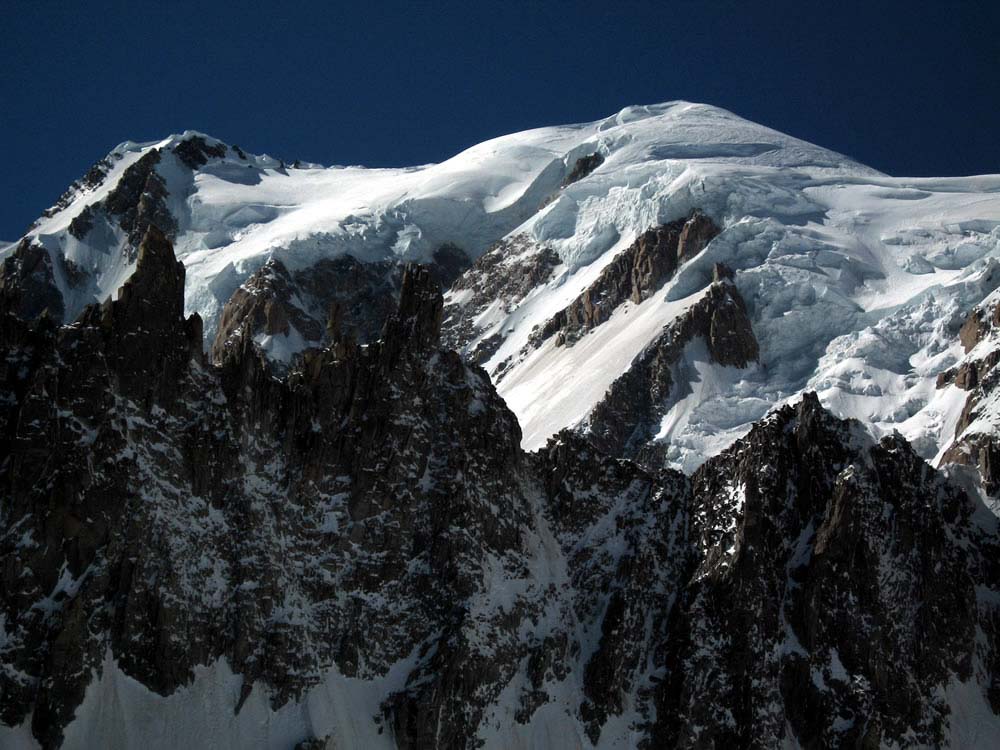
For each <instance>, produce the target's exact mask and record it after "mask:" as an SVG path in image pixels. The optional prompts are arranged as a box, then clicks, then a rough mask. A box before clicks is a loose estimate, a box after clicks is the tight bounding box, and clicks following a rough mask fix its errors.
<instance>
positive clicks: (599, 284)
mask: <svg viewBox="0 0 1000 750" xmlns="http://www.w3.org/2000/svg"><path fill="white" fill-rule="evenodd" d="M718 233H719V228H718V227H717V226H716V225H715V223H714V222H713V221H712V220H711V219H710V218H709V217H708V216H706V215H705V214H703V213H701V212H699V211H695V212H694V213H692V214H691V216H690V217H688V218H685V219H678V220H677V221H673V222H670V223H669V224H664V225H662V226H660V227H656V228H655V229H650V230H647V231H646V232H643V233H642V234H641V235H639V237H638V239H636V241H635V242H634V243H632V244H631V245H630V246H629V247H628V248H626V249H625V250H623V251H622V252H621V253H619V254H618V255H617V256H615V258H614V260H612V261H611V263H609V264H608V265H607V267H606V268H605V269H604V270H603V271H601V275H600V276H598V277H597V280H596V281H594V283H593V284H591V285H590V286H589V287H588V288H587V289H585V290H584V291H583V293H582V294H581V295H580V296H579V297H577V298H576V299H575V300H574V301H573V302H572V303H570V305H569V306H567V307H566V308H564V309H562V310H560V311H559V312H558V313H556V314H555V315H554V316H553V317H552V318H551V319H549V320H548V321H547V322H546V323H545V324H544V325H543V326H541V328H539V329H538V330H537V331H536V332H534V333H533V334H532V336H531V342H532V344H533V345H534V346H540V345H541V343H542V342H543V341H545V340H547V339H548V338H550V337H552V336H556V335H557V336H558V339H557V343H559V344H564V343H565V344H569V345H572V344H573V342H575V341H576V340H577V339H578V338H580V336H582V335H583V334H584V333H586V332H587V331H589V330H590V329H592V328H596V327H597V326H599V325H600V324H601V323H603V322H605V321H606V320H607V319H608V318H610V317H611V314H612V313H613V312H614V311H615V308H617V307H618V306H619V305H621V304H622V303H624V302H626V301H631V302H634V303H636V304H638V303H640V302H642V301H643V300H645V299H648V298H649V296H650V295H651V294H653V293H654V292H656V291H657V290H658V289H660V287H662V286H663V285H664V284H665V283H667V281H669V280H670V278H671V277H672V276H673V275H674V273H675V272H676V270H677V268H678V267H679V266H680V265H681V264H683V263H684V262H686V261H688V260H690V259H691V258H693V257H694V256H695V255H697V254H698V253H700V252H701V251H702V250H704V249H705V246H706V245H708V243H709V242H711V241H712V239H713V238H715V236H716V235H718Z"/></svg>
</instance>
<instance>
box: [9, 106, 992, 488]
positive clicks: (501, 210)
mask: <svg viewBox="0 0 1000 750" xmlns="http://www.w3.org/2000/svg"><path fill="white" fill-rule="evenodd" d="M195 135H197V134H195V133H191V132H188V133H185V134H182V135H175V136H171V137H170V138H167V139H164V140H163V141H160V142H157V143H146V144H135V143H131V142H128V143H124V144H122V145H120V146H118V147H117V148H116V149H115V150H114V151H113V152H112V154H111V155H110V157H109V161H110V162H111V163H112V167H111V169H110V171H109V173H108V176H107V177H106V178H105V179H104V180H103V182H101V184H100V185H98V186H96V187H95V188H86V189H80V190H77V191H76V193H75V194H74V195H72V196H71V199H70V200H69V201H68V202H67V203H66V204H65V205H64V206H63V207H61V208H60V209H59V210H55V211H53V212H51V215H50V216H48V217H44V218H42V219H41V220H40V221H39V222H38V223H37V224H36V226H35V227H34V228H33V229H32V231H31V233H30V236H31V238H32V239H33V240H35V241H37V242H39V243H41V244H42V245H44V246H45V247H46V248H48V249H49V251H50V252H52V253H59V254H62V255H63V256H64V257H66V258H68V259H70V260H72V261H73V262H74V263H75V264H76V265H78V266H80V267H83V268H85V269H88V270H93V273H94V274H95V277H96V279H97V282H96V290H95V289H91V290H88V291H87V292H86V293H85V294H84V293H80V292H78V291H75V290H73V289H72V288H70V286H69V285H68V283H67V282H66V281H65V279H62V278H57V282H58V283H59V285H60V289H61V291H62V292H63V295H64V299H65V300H66V301H67V305H66V306H67V316H66V317H67V318H70V317H72V316H74V315H75V314H76V313H77V312H78V311H79V310H80V309H82V307H83V305H85V304H86V303H88V302H90V301H92V300H93V299H94V298H95V297H96V298H101V297H102V296H107V295H109V294H113V293H114V291H115V290H116V289H117V287H118V286H119V285H120V284H121V282H122V281H123V280H124V278H126V277H127V276H128V274H129V273H130V272H131V269H132V266H131V265H130V263H129V261H128V258H127V257H126V256H123V254H122V253H120V252H116V248H118V247H121V246H122V244H123V242H124V239H123V237H122V236H111V237H108V236H103V235H102V236H100V237H96V238H95V237H93V236H88V237H87V238H86V241H85V242H83V241H80V240H77V239H76V238H75V237H73V236H72V235H71V234H70V233H69V231H68V227H69V224H70V222H71V221H72V219H73V218H74V217H75V216H77V215H78V214H79V213H80V211H81V210H83V208H84V207H85V206H86V205H89V204H92V203H94V202H96V201H98V200H101V199H102V198H103V197H105V196H106V195H107V193H108V192H109V191H110V190H111V189H112V187H113V185H114V184H115V182H116V180H117V179H118V178H119V177H120V175H121V174H122V172H123V171H124V169H125V168H126V167H127V166H128V165H130V164H132V163H134V162H135V161H137V160H138V159H139V158H141V156H142V155H143V154H145V153H147V152H148V151H149V150H150V149H152V148H160V149H163V150H164V154H165V158H164V159H163V160H162V161H161V162H160V164H159V165H158V166H157V171H158V173H159V174H160V175H161V176H162V177H163V179H164V181H165V183H166V185H167V189H168V192H169V198H168V203H169V208H170V211H171V214H172V215H173V216H174V218H175V219H176V220H177V225H178V229H177V235H176V242H175V246H176V252H177V255H178V257H180V258H181V259H182V260H183V262H184V263H185V265H186V267H187V273H188V276H187V293H186V307H187V311H188V312H194V311H197V312H198V313H200V314H201V315H202V317H203V318H204V320H205V335H206V341H209V342H210V341H211V339H212V336H213V335H214V331H215V328H216V325H217V322H218V316H219V313H220V311H221V308H222V306H223V305H224V304H225V302H226V300H227V299H228V298H229V296H230V295H231V294H232V292H233V291H234V290H235V289H236V288H237V287H238V286H239V285H240V284H241V283H242V282H243V281H244V280H245V279H246V278H247V277H248V276H249V275H250V274H251V273H253V272H254V271H255V270H256V269H258V268H259V267H260V266H261V265H262V264H263V263H264V262H266V260H267V259H268V258H271V257H278V258H280V259H281V260H282V261H283V262H284V263H285V265H286V266H288V267H289V268H290V269H304V268H308V267H309V266H310V265H312V264H313V263H315V262H316V261H317V260H319V259H321V258H330V257H336V256H338V255H342V254H351V255H353V256H355V257H356V258H358V259H359V260H362V261H376V260H384V259H400V260H420V261H426V260H428V259H430V258H431V256H432V254H433V253H434V251H435V250H436V249H437V248H438V247H440V246H441V245H442V244H444V243H454V244H455V245H457V246H459V247H460V248H462V249H463V250H464V251H465V252H466V253H467V254H468V255H469V256H470V257H471V258H475V257H478V256H479V255H481V254H482V253H483V252H484V251H485V250H486V249H487V248H488V247H489V246H490V245H491V244H492V243H494V242H495V241H497V240H499V239H501V238H504V237H511V236H515V235H519V236H522V237H526V238H527V239H528V240H529V242H530V243H531V244H532V245H533V246H535V247H537V248H539V249H540V248H542V247H548V248H551V249H553V250H554V251H555V252H556V253H557V254H558V256H559V258H560V260H561V265H560V266H559V267H558V268H557V269H556V274H555V275H554V277H553V278H552V279H551V280H550V281H548V282H547V283H545V284H544V285H542V286H541V287H539V288H537V289H535V290H533V291H532V292H531V293H530V294H528V295H527V296H526V297H525V299H524V300H522V301H520V302H519V303H518V304H517V305H516V306H514V308H513V309H503V307H502V306H500V305H498V306H497V307H496V308H495V309H492V310H491V311H490V312H489V314H487V315H484V316H482V319H481V320H480V321H479V322H478V324H479V325H480V326H481V330H480V331H479V336H478V338H477V340H476V341H479V340H482V339H484V338H486V337H488V336H491V335H495V334H498V333H499V334H500V335H501V336H502V337H503V339H504V340H503V343H502V345H501V346H500V348H499V350H497V351H496V354H495V355H494V356H493V357H492V358H491V359H490V360H489V361H488V362H487V363H486V367H487V369H488V370H489V371H490V372H491V374H492V375H493V376H494V377H495V378H497V379H498V387H499V389H500V392H501V394H502V395H503V396H504V397H505V398H506V399H507V400H508V402H509V403H510V405H511V407H512V408H513V409H514V411H515V412H516V413H517V415H518V417H519V419H520V420H521V424H522V428H523V430H524V445H525V446H526V447H528V448H536V447H538V446H540V445H542V444H543V443H544V442H545V440H546V439H547V438H548V437H549V436H550V435H551V434H553V433H554V432H556V431H557V430H559V429H561V428H563V427H568V426H574V425H579V424H581V423H583V422H585V420H586V416H587V414H588V413H589V411H590V409H591V408H592V407H593V405H594V404H595V403H596V401H597V400H599V399H600V397H601V395H602V394H603V393H604V391H605V390H606V389H607V387H608V386H609V385H610V384H611V382H612V381H613V380H614V379H615V378H616V377H618V376H619V375H621V374H622V373H623V372H624V371H625V370H626V369H627V367H628V364H629V362H630V361H631V359H632V358H633V357H635V356H636V355H637V354H638V353H639V352H640V351H641V350H642V349H643V347H644V346H646V345H647V344H648V343H649V342H650V341H651V340H652V339H653V338H654V337H655V336H656V335H657V333H658V332H659V331H660V330H661V329H662V328H663V326H664V325H666V324H667V323H669V322H670V320H671V319H673V318H674V316H676V315H678V314H679V313H681V312H682V311H683V310H684V309H686V307H687V306H689V305H690V304H691V303H692V302H693V301H695V300H696V299H697V298H698V296H699V295H700V294H701V292H702V290H703V289H704V288H705V286H706V285H707V284H708V282H709V279H710V275H711V269H712V264H713V263H715V262H724V263H726V264H728V265H729V266H731V267H732V268H734V269H735V270H736V272H737V275H736V283H737V286H738V288H739V290H740V292H741V293H742V294H743V296H744V298H745V300H746V302H747V305H748V308H749V310H750V314H751V317H752V322H753V327H754V331H755V334H756V336H757V338H758V340H759V342H760V346H761V361H760V365H759V366H756V367H752V368H749V369H747V370H743V371H737V372H713V369H718V368H715V366H713V365H711V364H710V363H708V362H701V363H699V362H698V361H696V360H697V357H695V355H694V354H693V355H692V356H693V357H695V359H693V360H692V363H691V364H690V366H688V367H687V368H686V372H687V373H688V374H689V375H690V376H691V377H693V378H694V379H695V380H696V381H697V382H696V384H697V383H700V384H701V385H700V386H698V387H693V386H692V387H688V388H686V389H684V392H683V393H680V392H679V393H678V394H677V403H676V404H674V405H672V408H671V410H670V413H668V414H667V415H666V417H665V418H664V422H663V425H662V428H661V430H660V435H661V437H662V438H663V439H665V440H669V442H670V445H671V448H670V459H671V461H672V462H673V463H674V464H675V465H677V466H679V467H681V468H684V469H687V470H690V469H692V468H693V467H695V466H697V465H698V464H700V463H701V462H702V461H703V460H704V459H705V458H706V457H707V456H708V455H710V454H712V453H714V452H717V451H718V450H719V449H721V448H722V447H724V446H725V445H726V444H728V442H730V441H731V440H732V439H733V438H735V437H737V436H739V435H740V434H742V433H743V432H744V431H745V430H746V429H747V428H748V427H749V424H750V423H751V422H752V421H753V420H754V419H757V418H759V417H760V416H762V415H763V414H764V413H766V412H767V411H768V409H770V408H771V407H773V406H774V405H775V404H777V403H780V402H784V401H787V400H790V399H794V398H795V397H796V396H797V395H798V394H799V393H800V392H801V391H802V390H804V389H807V388H810V389H817V390H818V391H819V392H820V395H821V398H822V400H823V403H824V404H825V405H827V406H829V407H831V408H832V409H833V410H834V411H835V412H836V413H838V414H849V415H852V416H856V417H859V418H861V419H863V420H864V421H865V422H867V423H869V424H871V425H873V426H874V428H875V429H876V430H878V431H881V430H890V429H900V430H901V431H902V432H903V433H904V434H905V435H906V436H907V437H908V438H910V439H912V440H914V441H915V442H916V444H917V445H918V446H920V448H921V450H922V451H923V452H924V453H925V455H927V456H928V457H933V456H935V455H938V454H940V453H941V451H942V449H943V447H944V442H946V441H947V439H948V437H949V431H948V425H949V424H950V423H952V424H953V420H954V418H955V409H956V408H960V407H956V404H958V403H959V401H960V399H958V398H956V397H954V396H953V395H949V393H948V392H943V393H939V392H936V391H935V389H934V388H933V382H934V379H935V377H936V375H937V373H938V372H940V371H941V369H943V368H946V367H947V366H949V365H950V364H952V363H953V362H954V360H955V359H956V358H957V356H958V352H957V350H955V349H954V348H953V347H954V343H955V342H954V336H953V335H952V334H953V331H952V327H953V323H954V322H955V321H956V320H957V319H958V318H960V317H961V315H962V314H963V311H967V309H968V308H969V307H970V306H971V305H972V304H974V303H975V302H978V301H979V300H980V299H982V296H984V295H985V294H987V293H988V292H989V291H991V290H992V287H995V286H996V284H995V283H993V281H992V275H990V274H987V273H986V270H985V269H986V264H987V263H988V262H989V261H990V259H991V258H993V257H995V256H997V255H998V254H1000V228H998V227H1000V176H995V175H994V176H981V177H968V178H921V179H908V178H894V177H888V176H886V175H883V174H881V173H879V172H877V171H875V170H872V169H870V168H868V167H865V166H864V165H861V164H858V163H857V162H854V161H852V160H851V159H849V158H847V157H844V156H842V155H839V154H836V153H833V152H831V151H828V150H826V149H823V148H820V147H817V146H813V145H811V144H808V143H805V142H803V141H800V140H798V139H795V138H792V137H790V136H787V135H784V134H782V133H778V132H776V131H774V130H771V129H769V128H766V127H763V126H760V125H756V124H754V123H750V122H747V121H746V120H743V119H741V118H739V117H737V116H736V115H733V114H732V113H729V112H726V111H724V110H721V109H718V108H715V107H711V106H707V105H701V104H691V103H687V102H670V103H666V104H659V105H652V106H637V107H627V108H626V109H623V110H622V111H621V112H619V113H618V114H616V115H613V116H611V117H608V118H605V119H603V120H599V121H596V122H591V123H585V124H579V125H569V126H560V127H546V128H539V129H535V130H530V131H526V132H523V133H516V134H512V135H508V136H504V137H501V138H496V139H494V140H490V141H487V142H484V143H481V144H479V145H477V146H474V147H472V148H470V149H468V150H466V151H464V152H462V153H460V154H458V155H456V156H454V157H453V158H451V159H449V160H447V161H445V162H443V163H441V164H435V165H426V166H419V167H412V168H405V169H365V168H362V167H329V168H323V167H320V166H317V165H298V167H297V168H296V167H291V166H288V165H285V164H284V163H283V162H280V161H278V160H276V159H273V158H270V157H266V156H261V157H257V156H252V155H244V154H242V152H239V153H237V151H236V150H235V149H229V150H228V152H227V154H226V156H225V157H224V158H221V159H211V160H209V163H208V164H206V165H205V166H203V167H201V168H199V169H197V170H194V171H192V170H190V169H188V168H186V167H185V166H184V165H183V164H182V163H181V161H180V160H179V159H178V158H177V157H176V156H174V155H173V154H172V153H170V152H169V149H171V148H172V147H174V146H175V145H176V144H178V143H180V142H181V141H183V140H185V139H188V138H191V137H192V136H195ZM204 138H205V139H206V141H208V142H209V143H211V144H217V143H218V142H217V141H215V140H213V139H211V138H208V137H207V136H204ZM593 153H599V154H601V155H602V156H603V163H602V164H600V166H599V167H598V168H597V169H596V170H595V171H593V172H592V173H591V174H589V175H587V176H586V177H584V178H583V179H580V180H579V181H577V182H574V183H573V184H570V185H568V186H563V181H564V179H565V178H566V176H567V175H568V174H569V173H570V171H571V170H572V168H573V166H574V164H575V163H576V161H577V160H578V159H579V158H581V157H583V156H587V155H589V154H593ZM694 209H700V210H702V211H704V212H705V213H707V214H708V215H709V216H711V217H712V219H713V220H714V221H715V222H716V223H717V224H718V225H719V226H720V227H721V228H722V229H723V231H722V233H721V235H720V236H718V237H717V238H716V239H715V240H714V241H713V242H712V243H711V244H710V245H709V247H708V248H707V249H706V250H705V251H704V252H703V253H702V254H701V255H700V256H699V257H697V258H695V259H694V260H692V261H690V262H688V263H687V264H685V265H684V266H683V267H682V269H681V270H680V272H679V273H678V274H677V275H676V276H675V277H674V279H672V280H671V282H670V283H669V284H668V285H667V286H666V287H664V289H662V290H661V291H660V292H659V293H658V294H656V295H654V296H653V297H652V298H650V299H649V300H646V301H645V302H643V303H642V304H640V305H633V304H631V303H630V304H626V305H623V306H622V307H620V308H618V309H617V310H616V311H615V313H614V315H613V316H612V319H611V320H610V321H609V322H607V323H605V324H604V325H601V326H599V327H597V328H596V329H594V330H593V331H592V332H590V333H589V334H588V335H587V336H586V337H585V338H584V340H582V341H580V342H579V343H577V344H576V345H575V346H573V347H571V348H564V347H555V346H554V345H553V344H552V343H551V342H549V343H547V344H545V345H543V346H542V347H541V348H540V349H537V350H534V349H532V348H531V347H528V351H525V347H526V345H527V343H528V337H529V335H530V333H531V331H532V329H533V328H534V327H535V326H536V325H539V324H542V323H544V322H545V321H546V320H548V318H549V317H551V315H553V314H554V313H555V312H557V311H558V310H560V309H561V308H562V307H564V306H565V305H566V304H568V303H569V302H570V301H571V300H573V299H574V298H575V297H576V296H577V295H578V294H579V293H580V292H581V291H582V290H583V289H585V288H586V287H587V286H588V285H589V284H590V283H591V282H592V281H593V280H594V279H595V278H596V277H597V275H598V274H599V273H600V271H601V270H602V269H603V268H604V267H605V266H606V265H607V264H608V263H609V262H610V261H611V260H612V259H613V258H614V257H615V255H616V254H617V253H618V252H620V251H622V250H623V249H624V248H626V247H628V245H629V244H630V243H631V242H632V241H633V240H634V239H635V238H636V237H637V236H638V235H639V234H640V233H641V232H643V231H645V230H647V229H649V228H651V227H654V226H657V225H659V224H662V223H665V222H668V221H672V220H675V219H677V218H680V217H683V216H685V215H687V214H688V213H690V212H691V211H692V210H694ZM92 234H93V233H92ZM10 252H11V250H10V249H9V248H8V249H7V250H4V251H0V257H2V256H4V255H7V254H9V253H10ZM447 301H448V303H449V304H451V305H461V304H463V303H464V297H463V294H462V293H458V294H454V295H450V296H449V298H448V300H447ZM887 340H891V343H885V344H883V343H880V342H884V341H887ZM476 341H474V342H472V345H471V346H474V345H475V343H476ZM286 343H287V345H286V346H285V347H284V348H285V349H288V348H289V347H291V348H294V346H295V342H286ZM471 346H470V348H471ZM886 350H891V351H890V352H889V355H886ZM501 365H503V367H501ZM501 372H502V377H499V376H500V374H501ZM876 394H878V395H876Z"/></svg>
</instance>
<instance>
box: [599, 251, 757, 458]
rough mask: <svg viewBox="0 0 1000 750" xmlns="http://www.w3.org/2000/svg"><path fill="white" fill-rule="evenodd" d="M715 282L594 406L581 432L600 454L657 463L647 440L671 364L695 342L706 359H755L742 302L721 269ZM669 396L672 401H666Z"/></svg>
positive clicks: (672, 374) (669, 383)
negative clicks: (699, 343)
mask: <svg viewBox="0 0 1000 750" xmlns="http://www.w3.org/2000/svg"><path fill="white" fill-rule="evenodd" d="M715 278H716V279H717V281H715V282H714V283H713V284H712V285H711V286H710V287H709V288H708V290H707V291H706V292H705V294H704V296H703V297H702V298H701V299H700V300H698V302H696V303H695V304H694V305H693V306H692V307H691V308H690V309H689V310H688V311H687V312H686V313H684V314H683V315H681V316H680V317H679V318H678V319H677V320H675V321H674V322H672V323H671V324H670V325H668V326H666V327H665V328H664V329H663V332H662V333H661V334H660V335H659V336H657V337H656V339H654V340H653V342H652V343H651V344H650V345H649V346H647V347H646V348H645V349H644V350H643V351H642V352H640V354H639V356H638V357H636V358H635V359H634V360H633V361H632V363H631V364H630V366H629V368H628V369H627V370H626V371H625V373H624V374H623V375H622V376H621V377H619V378H618V379H617V380H615V381H614V382H613V383H612V384H611V387H610V388H609V389H608V391H607V393H606V394H605V396H604V398H603V399H602V400H601V401H599V402H598V403H597V405H596V406H595V407H594V410H593V411H592V412H591V414H590V416H589V417H588V419H587V423H586V424H585V425H584V426H583V428H582V429H583V431H584V432H585V433H586V434H587V435H588V436H589V437H590V439H591V440H592V441H593V442H594V444H595V445H597V446H598V447H600V448H601V450H603V451H604V452H606V453H609V454H611V455H614V456H623V457H628V458H640V457H641V458H642V459H645V461H649V462H651V463H654V464H655V463H657V462H658V457H657V455H656V454H657V453H658V448H657V445H656V444H655V443H654V442H653V441H654V439H655V437H656V432H657V430H658V429H659V425H660V420H661V419H662V417H663V416H664V415H665V414H666V413H667V411H668V410H669V408H670V406H671V405H672V403H673V401H675V400H676V395H677V394H676V390H677V386H680V385H683V384H681V383H677V382H676V381H677V380H678V375H677V372H676V370H677V364H678V362H679V361H680V359H681V357H682V356H683V355H684V352H685V349H686V347H687V346H688V345H689V344H690V343H691V342H692V341H693V340H694V339H695V338H701V339H702V340H703V341H704V343H705V346H706V348H707V351H708V356H709V360H710V361H711V362H714V363H716V364H719V365H724V366H729V367H739V368H743V367H746V366H747V365H749V364H750V363H751V362H755V361H757V359H758V357H759V355H760V347H759V345H758V343H757V339H756V338H755V337H754V334H753V328H752V326H751V325H750V319H749V317H748V316H747V309H746V304H745V303H744V302H743V297H742V296H740V293H739V290H738V289H737V288H736V286H735V284H733V283H732V272H731V271H730V270H729V269H728V268H726V267H725V266H717V267H716V269H715ZM672 396H673V397H674V398H673V399H672Z"/></svg>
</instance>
